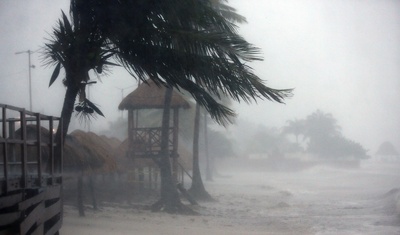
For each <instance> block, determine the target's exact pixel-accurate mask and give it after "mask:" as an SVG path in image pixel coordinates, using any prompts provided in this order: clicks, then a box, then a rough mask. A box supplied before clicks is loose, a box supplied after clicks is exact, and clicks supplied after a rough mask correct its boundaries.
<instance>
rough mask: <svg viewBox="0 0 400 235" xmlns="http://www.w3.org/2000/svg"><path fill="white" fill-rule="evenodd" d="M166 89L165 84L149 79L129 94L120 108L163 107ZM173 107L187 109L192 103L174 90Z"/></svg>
mask: <svg viewBox="0 0 400 235" xmlns="http://www.w3.org/2000/svg"><path fill="white" fill-rule="evenodd" d="M165 90H166V88H165V86H162V85H157V84H155V83H154V82H153V81H152V80H147V81H146V82H145V83H142V84H141V85H139V87H138V88H136V90H134V91H133V92H132V93H130V94H129V95H127V96H126V97H125V98H124V99H123V100H122V102H121V103H120V104H119V106H118V109H120V110H132V109H163V108H164V96H165ZM171 108H185V109H187V108H190V105H189V103H188V102H187V101H186V100H185V99H184V98H183V97H182V95H180V94H179V92H177V91H176V90H174V91H173V94H172V99H171Z"/></svg>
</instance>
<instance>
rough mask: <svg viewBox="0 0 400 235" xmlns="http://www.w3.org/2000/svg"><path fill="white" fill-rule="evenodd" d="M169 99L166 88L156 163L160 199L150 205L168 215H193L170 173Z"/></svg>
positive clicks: (169, 89) (170, 90) (153, 209)
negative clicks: (159, 181)
mask: <svg viewBox="0 0 400 235" xmlns="http://www.w3.org/2000/svg"><path fill="white" fill-rule="evenodd" d="M171 99H172V88H167V90H166V92H165V100H164V111H163V117H162V129H161V158H160V160H159V161H158V162H157V163H158V165H159V167H160V174H161V199H160V200H159V201H158V202H156V203H155V204H153V205H152V211H159V210H164V211H166V212H168V213H178V212H180V213H182V212H183V213H193V211H191V210H190V209H189V208H187V207H185V206H184V205H183V204H182V202H181V200H180V198H179V193H178V190H177V187H176V182H175V181H174V179H173V176H172V171H171V162H170V156H169V155H170V154H169V147H168V142H169V122H170V110H171V109H170V107H171Z"/></svg>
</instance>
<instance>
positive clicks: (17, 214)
mask: <svg viewBox="0 0 400 235" xmlns="http://www.w3.org/2000/svg"><path fill="white" fill-rule="evenodd" d="M0 111H1V113H0V124H1V125H0V235H2V234H57V233H58V230H59V229H60V228H61V223H62V200H61V199H62V146H61V147H60V148H57V145H56V143H55V131H54V130H55V129H56V128H57V127H58V125H62V120H61V119H60V118H56V117H52V116H46V115H42V114H39V113H33V112H29V111H26V110H25V109H21V108H17V107H13V106H10V105H4V104H0Z"/></svg>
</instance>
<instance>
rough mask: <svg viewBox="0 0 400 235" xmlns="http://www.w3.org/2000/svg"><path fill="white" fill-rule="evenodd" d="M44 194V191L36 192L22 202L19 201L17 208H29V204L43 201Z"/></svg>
mask: <svg viewBox="0 0 400 235" xmlns="http://www.w3.org/2000/svg"><path fill="white" fill-rule="evenodd" d="M44 196H45V194H44V192H40V193H39V194H37V195H35V196H33V197H31V198H29V199H27V200H25V201H23V202H20V203H19V204H18V208H19V209H20V210H25V209H27V208H29V207H30V206H33V205H35V204H38V203H39V202H41V201H43V199H44Z"/></svg>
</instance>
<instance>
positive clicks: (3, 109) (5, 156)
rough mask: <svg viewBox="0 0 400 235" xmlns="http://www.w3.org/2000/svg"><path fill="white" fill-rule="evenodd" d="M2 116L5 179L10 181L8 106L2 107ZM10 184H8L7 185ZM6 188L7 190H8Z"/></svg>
mask: <svg viewBox="0 0 400 235" xmlns="http://www.w3.org/2000/svg"><path fill="white" fill-rule="evenodd" d="M2 118H3V141H4V143H3V163H4V166H3V167H4V179H5V181H6V182H8V156H7V153H8V144H7V111H6V107H2ZM7 186H8V184H6V187H7ZM7 188H8V187H7ZM7 188H6V192H8V190H7Z"/></svg>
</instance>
